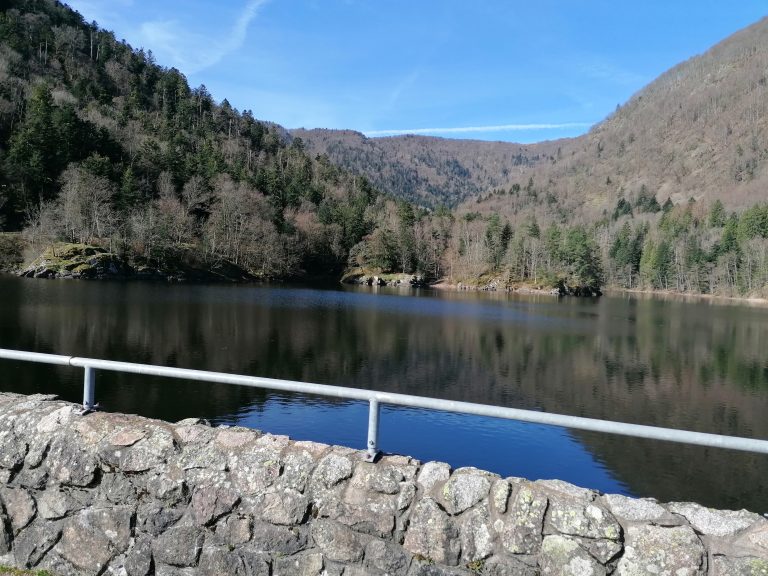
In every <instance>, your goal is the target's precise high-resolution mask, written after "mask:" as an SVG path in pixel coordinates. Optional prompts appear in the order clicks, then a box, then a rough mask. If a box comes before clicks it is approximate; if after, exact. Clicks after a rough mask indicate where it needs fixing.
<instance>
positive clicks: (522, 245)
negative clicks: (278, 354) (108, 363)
mask: <svg viewBox="0 0 768 576" xmlns="http://www.w3.org/2000/svg"><path fill="white" fill-rule="evenodd" d="M9 4H10V7H7V8H4V9H3V10H2V12H0V218H2V221H1V222H0V225H1V226H2V229H3V230H5V231H6V232H11V233H20V237H21V238H23V240H24V244H25V246H26V247H27V257H28V258H32V257H33V256H35V255H37V254H39V253H40V252H41V251H42V250H43V249H44V248H45V247H46V246H49V245H51V244H53V243H56V242H71V243H80V244H91V245H97V246H102V247H105V248H108V249H109V250H110V251H111V252H115V253H119V254H125V255H128V256H129V257H130V258H133V259H143V260H144V261H149V262H154V263H156V264H157V265H158V266H160V267H162V266H163V263H164V262H168V261H172V260H174V259H179V258H194V259H195V260H196V261H202V262H204V263H206V265H208V266H213V265H215V264H216V263H220V262H228V263H231V264H234V265H236V266H239V267H240V268H242V269H243V270H245V271H247V272H248V273H249V274H250V275H251V276H252V277H254V278H260V279H289V278H313V277H318V276H336V277H338V276H340V275H341V273H342V272H343V271H344V270H348V269H356V268H359V269H360V270H365V271H374V272H376V273H387V272H391V273H402V274H413V275H418V276H422V277H424V278H426V279H428V280H437V279H446V280H448V281H449V282H452V283H458V282H463V283H466V284H474V285H477V286H488V285H491V286H495V287H499V288H503V287H510V286H518V285H528V286H535V287H541V288H549V287H552V286H556V285H558V284H563V283H565V284H569V285H579V284H588V285H593V286H602V285H607V286H615V287H622V288H632V289H636V288H644V289H655V290H672V291H679V292H695V293H710V294H723V295H751V296H768V294H766V285H767V283H768V205H762V204H760V205H754V206H752V207H747V208H745V209H743V210H741V211H740V212H739V213H736V212H731V211H728V210H726V209H725V207H724V205H723V203H722V202H721V201H720V200H716V201H714V202H709V201H704V202H696V201H695V200H693V199H691V200H690V201H688V202H678V203H677V204H673V203H672V202H671V201H670V200H666V201H664V202H663V203H660V202H659V201H658V200H657V198H656V196H655V195H653V194H652V193H650V192H648V191H647V190H646V189H640V190H639V191H638V192H637V193H634V194H630V193H627V194H624V195H622V196H621V197H620V198H619V199H618V201H617V203H616V206H615V209H614V210H613V211H612V212H610V211H603V214H602V215H601V216H599V217H596V218H594V219H592V220H588V221H581V222H574V221H573V220H571V219H569V217H568V214H567V211H566V210H559V211H558V210H557V208H558V202H559V199H558V197H557V196H556V195H553V194H551V193H547V192H546V191H545V190H544V189H542V188H540V187H538V186H536V185H535V184H534V181H533V178H531V179H530V180H529V181H528V182H527V183H526V182H523V183H519V184H514V185H513V186H511V187H510V188H508V189H497V190H495V192H492V193H489V195H492V196H493V197H494V199H495V201H498V202H504V203H507V204H508V206H514V207H515V208H514V214H519V216H518V217H515V218H508V216H507V215H508V214H509V212H502V213H499V212H491V213H488V212H487V211H485V212H478V211H473V210H471V208H470V209H467V208H466V206H468V205H469V206H471V203H469V204H465V205H464V207H463V208H459V209H456V208H451V209H449V208H447V207H445V206H441V205H439V204H437V205H435V204H434V203H430V204H429V205H420V204H419V203H418V198H414V197H413V196H410V197H409V198H410V201H409V200H406V199H405V197H404V196H396V195H393V194H392V193H387V192H383V191H380V190H377V189H376V188H375V187H374V186H373V185H372V184H371V183H370V181H369V180H368V179H366V178H365V177H364V176H362V175H360V174H357V173H353V172H351V171H348V170H345V169H343V168H340V167H339V166H337V165H334V164H333V163H332V162H331V161H330V160H329V158H328V157H327V156H325V155H324V154H317V153H316V154H312V153H310V152H309V151H308V150H309V149H308V147H307V146H305V144H304V142H303V141H302V139H301V138H300V137H297V136H292V135H291V134H289V133H288V132H287V131H285V130H284V129H283V128H281V127H280V126H278V125H275V124H272V123H269V122H266V121H263V120H258V119H257V118H256V115H255V113H254V112H253V111H251V110H237V109H235V108H233V107H232V106H231V105H230V104H229V102H228V101H227V100H226V99H224V100H222V101H221V102H216V101H215V100H214V98H213V96H212V95H211V94H210V93H209V92H208V91H207V89H206V88H205V86H199V87H190V86H189V85H188V82H187V80H186V78H185V77H184V75H183V74H182V73H181V72H179V71H178V70H176V69H174V68H165V67H163V66H161V65H159V64H158V63H156V62H155V61H154V58H153V55H152V53H151V52H150V51H145V50H143V49H134V48H132V47H131V46H129V45H128V44H127V43H126V42H125V41H121V40H118V39H117V38H115V36H114V34H113V33H111V32H109V31H105V30H103V29H101V28H99V27H98V25H97V24H96V23H95V22H93V23H88V22H86V21H84V20H83V18H82V17H81V16H80V15H79V14H78V13H76V12H74V11H72V10H71V9H69V8H68V7H66V6H65V5H62V4H60V3H58V2H55V1H54V0H12V1H11V2H9V3H6V6H8V5H9ZM257 113H258V112H256V114H257ZM518 205H519V206H520V210H518V209H517V206H518ZM542 206H543V207H546V208H547V210H543V209H537V207H542ZM537 214H539V215H541V216H539V218H538V219H537Z"/></svg>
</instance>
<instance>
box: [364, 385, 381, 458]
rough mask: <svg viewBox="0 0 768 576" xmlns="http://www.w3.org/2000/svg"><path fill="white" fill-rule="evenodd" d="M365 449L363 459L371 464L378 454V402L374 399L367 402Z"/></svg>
mask: <svg viewBox="0 0 768 576" xmlns="http://www.w3.org/2000/svg"><path fill="white" fill-rule="evenodd" d="M367 448H368V454H366V456H365V459H366V461H367V462H373V461H374V460H376V456H378V454H379V401H378V400H376V399H375V398H371V399H370V400H369V407H368V446H367Z"/></svg>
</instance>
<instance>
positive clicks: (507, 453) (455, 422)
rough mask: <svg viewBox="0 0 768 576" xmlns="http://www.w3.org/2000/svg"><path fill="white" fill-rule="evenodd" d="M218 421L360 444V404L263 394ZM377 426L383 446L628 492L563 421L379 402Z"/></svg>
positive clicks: (364, 414)
mask: <svg viewBox="0 0 768 576" xmlns="http://www.w3.org/2000/svg"><path fill="white" fill-rule="evenodd" d="M222 421H223V422H226V423H228V424H238V425H241V426H247V427H249V428H257V429H261V430H267V431H269V432H270V433H272V434H287V435H289V436H291V438H293V439H296V440H313V441H316V442H324V443H328V444H339V445H342V446H349V447H351V448H360V449H363V448H364V447H365V441H366V438H367V431H368V405H367V404H365V403H362V402H352V401H342V402H333V403H331V402H327V401H323V400H322V399H317V398H314V397H312V398H310V397H306V396H303V397H302V396H286V395H282V394H276V393H275V394H273V393H270V395H269V399H268V400H267V401H266V402H265V403H264V404H263V405H260V406H259V407H258V408H257V409H254V408H252V407H251V408H247V409H243V410H242V411H241V413H240V414H238V415H237V416H234V417H232V418H226V419H223V420H222ZM379 425H380V430H379V446H380V449H381V450H382V451H385V452H389V453H395V454H407V455H409V456H413V457H414V458H417V459H419V460H421V461H423V462H426V461H429V460H437V461H441V462H448V463H449V464H450V465H451V466H453V467H454V468H458V467H461V466H475V467H476V468H482V469H484V470H490V471H493V472H495V473H497V474H500V475H501V476H502V477H506V476H517V477H522V478H528V479H531V480H537V479H549V478H558V479H561V480H565V481H567V482H572V483H573V484H576V485H579V486H583V487H586V488H593V489H597V490H600V491H602V492H607V493H619V494H631V492H630V491H629V489H628V488H627V487H626V486H625V485H624V484H622V483H621V482H620V481H618V480H617V479H615V478H614V477H613V476H612V475H611V473H610V471H609V470H607V469H606V467H605V466H604V465H603V464H602V463H601V462H599V461H597V460H596V459H595V458H594V457H593V456H592V455H591V454H590V453H589V452H588V451H587V450H585V449H584V447H583V446H582V445H581V444H580V443H579V442H577V441H576V440H574V439H573V438H572V437H571V435H570V434H569V433H568V431H567V430H565V429H563V428H557V427H554V426H542V425H538V424H528V423H524V422H516V421H513V420H502V419H498V418H484V417H480V416H470V415H464V414H453V413H449V412H439V411H434V410H422V409H414V408H401V407H398V406H382V410H381V417H380V420H379Z"/></svg>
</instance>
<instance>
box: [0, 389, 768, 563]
mask: <svg viewBox="0 0 768 576" xmlns="http://www.w3.org/2000/svg"><path fill="white" fill-rule="evenodd" d="M364 457H365V453H364V452H363V451H356V450H353V449H350V448H343V447H338V446H327V445H323V444H317V443H313V442H301V441H293V440H291V439H289V438H287V437H285V436H274V435H270V434H263V433H261V432H258V431H256V430H250V429H246V428H240V427H225V426H219V427H211V426H210V425H208V424H207V423H205V422H202V421H199V420H194V419H193V420H184V421H181V422H177V423H175V424H170V423H167V422H162V421H158V420H150V419H147V418H142V417H139V416H130V415H123V414H110V413H105V412H96V413H90V414H87V415H82V414H80V407H79V406H77V405H74V404H71V403H68V402H63V401H60V400H56V399H55V397H53V396H44V395H34V396H22V395H17V394H10V393H0V503H1V504H2V506H0V564H4V565H10V566H16V567H19V568H24V567H34V568H36V569H46V570H48V571H50V572H51V573H52V574H54V575H55V576H70V575H99V574H115V575H124V576H149V575H156V576H161V575H162V576H182V575H184V576H186V575H189V576H191V575H215V576H223V575H227V576H257V575H264V576H270V575H271V576H282V575H306V576H309V575H313V576H314V575H337V576H341V575H343V576H383V575H392V576H397V575H402V576H416V575H423V576H443V575H445V576H448V575H451V576H453V575H472V574H488V575H494V576H512V575H523V576H528V575H531V576H532V575H535V574H542V575H550V574H551V575H574V576H576V575H582V576H590V575H591V576H601V575H605V574H617V575H625V576H629V575H642V574H654V575H663V574H670V575H675V576H685V575H697V574H717V575H719V576H721V575H765V574H768V520H767V519H766V518H764V517H763V516H761V515H759V514H756V513H752V512H747V511H744V510H742V511H721V510H713V509H709V508H704V507H702V506H699V505H697V504H693V503H669V504H660V503H658V502H656V501H655V500H650V499H633V498H628V497H625V496H620V495H604V494H600V493H598V492H595V491H592V490H586V489H583V488H579V487H576V486H573V485H571V484H568V483H565V482H562V481H557V480H548V481H536V482H531V481H528V480H525V479H522V478H501V477H499V476H498V475H495V474H492V473H490V472H486V471H483V470H478V469H475V468H461V469H457V470H452V469H451V468H450V467H449V466H448V465H447V464H443V463H439V462H427V463H421V462H418V461H416V460H414V459H412V458H409V457H407V456H395V455H384V456H382V457H381V458H380V459H379V460H378V461H377V462H376V463H368V462H366V461H365V459H364Z"/></svg>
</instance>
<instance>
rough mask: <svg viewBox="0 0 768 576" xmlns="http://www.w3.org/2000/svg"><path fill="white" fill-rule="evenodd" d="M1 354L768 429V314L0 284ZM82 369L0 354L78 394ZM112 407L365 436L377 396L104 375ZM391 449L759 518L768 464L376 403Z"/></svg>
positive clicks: (758, 433) (354, 440)
mask: <svg viewBox="0 0 768 576" xmlns="http://www.w3.org/2000/svg"><path fill="white" fill-rule="evenodd" d="M0 294H1V295H2V298H1V299H0V347H3V348H14V349H22V350H31V351H36V352H49V353H56V354H65V355H78V356H88V357H93V358H104V359H110V360H124V361H130V362H141V363H147V364H160V365H167V366H178V367H184V368H197V369H206V370H214V371H222V372H232V373H238V374H250V375H257V376H267V377H273V378H285V379H291V380H303V381H309V382H317V383H323V384H336V385H341V386H353V387H358V388H368V389H375V390H385V391H391V392H400V393H405V394H418V395H423V396H431V397H436V398H447V399H454V400H463V401H469V402H479V403H485V404H495V405H500V406H510V407H519V408H527V409H535V410H543V411H548V412H557V413H563V414H573V415H578V416H587V417H592V418H604V419H610V420H618V421H623V422H633V423H639V424H648V425H656V426H667V427H673V428H682V429H688V430H697V431H703V432H712V433H719V434H730V435H737V436H746V437H754V438H768V418H766V415H767V414H768V356H766V351H768V309H765V308H756V307H748V306H741V305H719V304H714V303H712V302H682V301H669V300H661V299H655V298H648V297H637V296H626V295H624V296H605V297H602V298H599V299H579V298H565V299H556V298H554V297H549V296H518V295H509V294H499V293H468V292H438V291H431V290H398V289H385V288H364V287H340V286H338V287H337V286H333V287H329V288H327V289H318V288H306V287H295V286H274V285H270V286H259V285H235V286H229V285H227V286H224V285H214V286H210V285H164V284H142V283H118V282H85V281H46V280H33V279H19V278H15V277H9V276H2V277H0ZM82 374H83V371H82V369H76V368H69V367H51V366H43V365H34V364H28V363H20V362H10V361H0V388H1V389H2V390H5V391H14V392H21V393H34V392H41V393H43V392H44V393H56V394H59V395H60V396H61V397H63V398H65V399H67V400H71V401H75V402H80V401H81V399H82ZM96 399H97V401H98V402H100V404H101V406H102V407H103V409H105V410H109V411H115V412H129V413H138V414H142V415H144V416H149V417H155V418H162V419H166V420H171V421H176V420H180V419H182V418H187V417H202V418H208V419H209V420H211V421H212V422H213V423H214V424H231V425H234V424H238V425H243V426H248V427H252V428H258V429H260V430H264V431H266V432H271V433H276V434H288V435H290V436H291V437H293V438H296V439H303V440H304V439H306V440H315V441H319V442H327V443H335V444H342V445H346V446H351V447H356V448H360V449H363V448H364V446H365V439H366V431H367V417H368V412H367V409H368V407H367V404H365V403H360V402H352V401H342V400H336V399H327V398H319V397H314V396H306V395H291V394H286V393H281V392H271V391H265V390H255V389H251V388H244V387H236V386H225V385H212V384H205V383H195V382H187V381H179V380H171V379H160V378H147V377H140V376H130V375H121V374H112V373H106V372H97V388H96ZM380 446H381V448H382V449H383V450H385V451H387V452H395V453H402V454H408V455H411V456H414V457H416V458H419V459H421V460H442V461H446V462H449V463H450V464H451V465H453V466H456V467H458V466H477V467H479V468H484V469H487V470H491V471H493V472H496V473H498V474H501V475H502V476H522V477H526V478H531V479H538V478H560V479H563V480H567V481H569V482H573V483H575V484H578V485H581V486H585V487H591V488H596V489H598V490H601V491H604V492H617V493H622V494H628V495H635V496H653V497H655V498H658V499H660V500H663V501H671V500H693V501H698V502H700V503H703V504H706V505H710V506H716V507H721V508H742V507H746V508H748V509H751V510H754V511H757V512H768V457H766V456H764V455H756V454H748V453H738V452H732V451H727V450H721V449H714V448H698V447H691V446H685V445H678V444H670V443H665V442H657V441H650V440H640V439H632V438H625V437H618V436H609V435H605V434H597V433H587V432H578V431H569V430H566V429H561V428H556V427H550V426H541V425H532V424H524V423H517V422H511V421H505V420H497V419H491V418H479V417H472V416H461V415H455V414H447V413H442V412H432V411H425V410H417V409H403V408H396V407H386V406H385V407H383V409H382V420H381V434H380Z"/></svg>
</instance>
